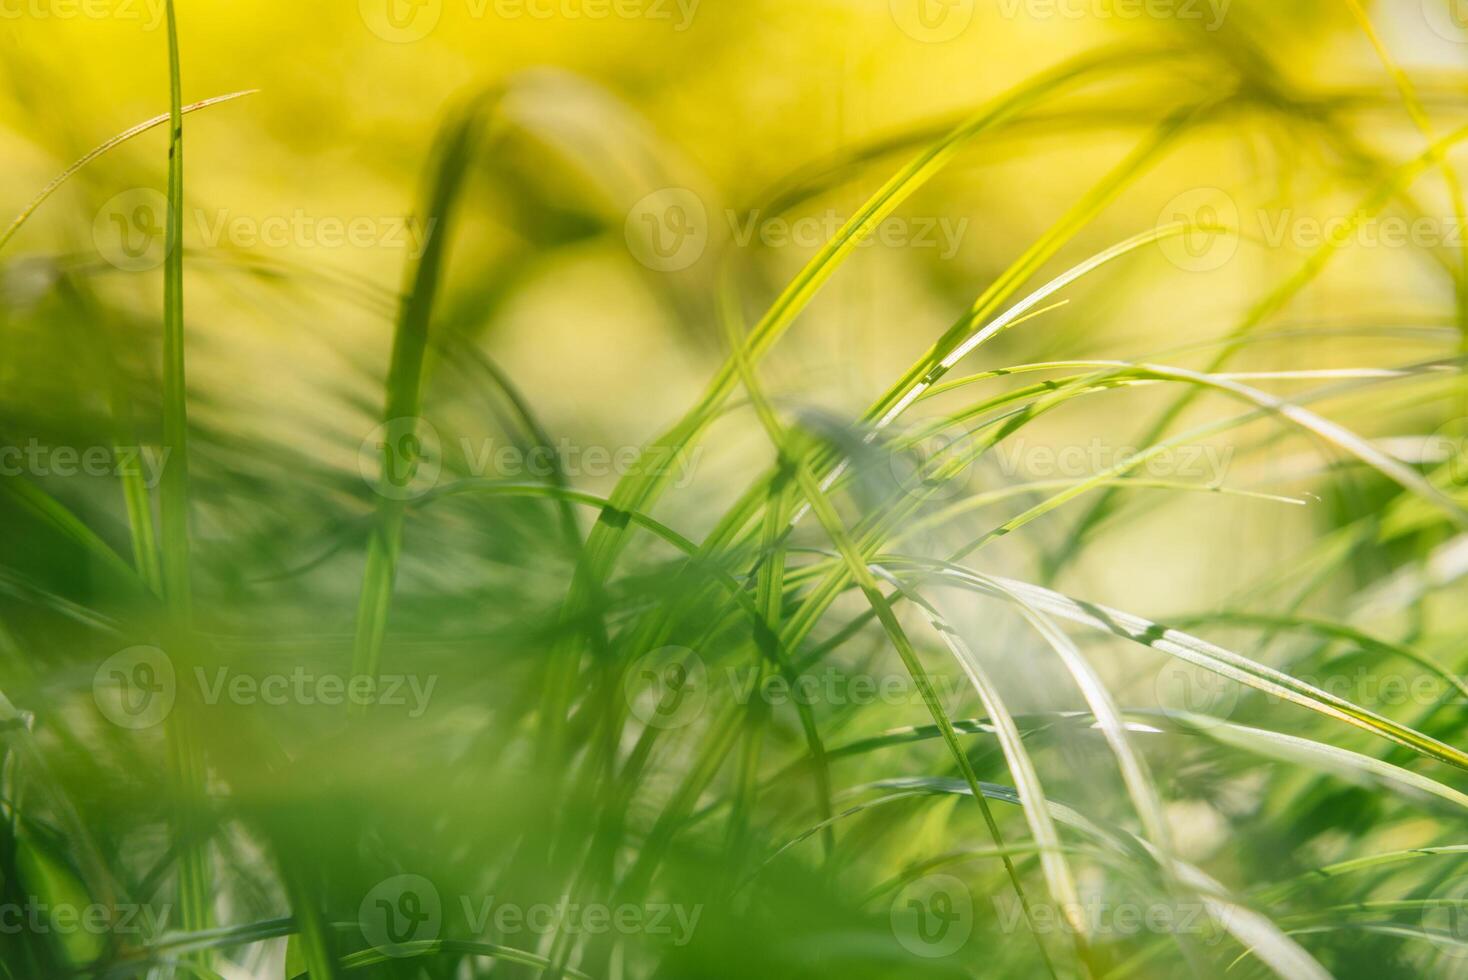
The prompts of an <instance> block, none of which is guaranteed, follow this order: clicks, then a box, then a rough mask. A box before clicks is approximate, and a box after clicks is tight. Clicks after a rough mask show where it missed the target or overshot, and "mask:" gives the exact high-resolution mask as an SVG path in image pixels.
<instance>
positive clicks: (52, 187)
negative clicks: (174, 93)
mask: <svg viewBox="0 0 1468 980" xmlns="http://www.w3.org/2000/svg"><path fill="white" fill-rule="evenodd" d="M259 91H260V90H259V89H254V88H251V89H245V90H244V91H241V92H231V93H229V94H228V95H216V96H215V97H214V98H212V99H205V100H204V101H202V102H195V103H193V104H191V105H186V106H183V107H181V108H180V109H179V114H180V115H187V114H189V113H191V112H198V111H199V110H200V109H207V108H209V107H210V106H216V105H220V104H222V103H225V102H233V101H234V100H235V99H239V98H243V97H244V96H246V95H254V94H255V93H256V92H259ZM172 118H173V110H172V109H170V110H169V111H168V112H165V113H163V114H162V115H159V116H154V117H153V118H152V119H145V120H143V121H142V122H140V123H138V124H137V125H136V126H133V127H131V128H129V129H124V130H123V131H122V132H120V133H118V134H117V135H116V136H114V137H112V138H111V139H109V140H107V141H105V142H103V143H102V144H101V145H100V146H98V147H96V148H95V149H93V150H92V151H91V152H90V153H88V154H86V155H85V156H83V157H82V158H81V159H80V160H78V161H77V162H76V163H73V164H72V165H71V166H69V167H67V168H66V169H65V170H63V171H61V173H59V174H57V175H56V177H55V178H54V179H53V180H52V181H51V183H49V184H47V185H46V186H45V187H43V188H42V189H41V193H39V194H37V195H36V196H35V197H34V198H33V199H32V200H31V202H30V203H29V204H27V205H26V206H25V207H23V208H21V209H20V213H19V214H17V215H16V216H15V218H14V220H12V221H11V222H10V224H9V226H7V227H6V229H5V231H4V232H0V249H4V248H5V245H6V243H8V242H9V241H10V239H11V238H13V237H15V233H16V232H17V231H20V226H21V225H23V224H25V223H26V221H28V220H29V219H30V216H31V215H33V214H35V213H36V209H37V208H39V207H40V206H41V205H42V204H45V203H46V199H47V198H48V197H50V196H51V195H52V194H54V193H56V191H57V189H58V188H60V187H61V185H62V184H64V183H66V182H67V181H68V180H70V179H71V178H72V177H74V176H76V174H77V172H78V171H80V170H81V169H82V168H83V167H85V166H86V165H87V164H89V163H91V162H92V161H93V160H95V159H97V158H98V157H100V156H102V155H103V154H105V153H107V152H108V151H109V150H112V149H113V148H115V147H117V146H120V145H122V144H123V143H126V142H127V141H128V140H130V139H132V138H133V137H134V136H139V135H141V134H143V133H146V132H147V131H148V130H150V129H153V128H155V127H157V126H162V125H163V124H164V123H166V122H169V121H170V120H171V119H172Z"/></svg>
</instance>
